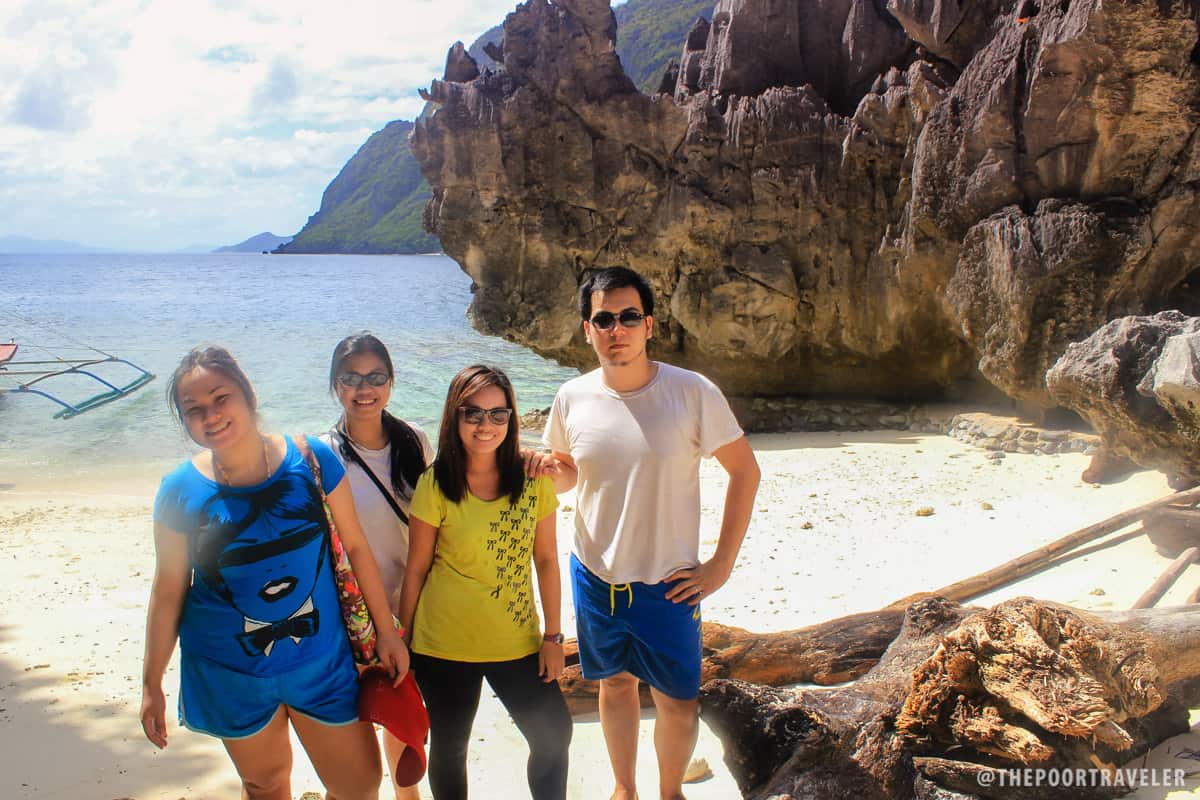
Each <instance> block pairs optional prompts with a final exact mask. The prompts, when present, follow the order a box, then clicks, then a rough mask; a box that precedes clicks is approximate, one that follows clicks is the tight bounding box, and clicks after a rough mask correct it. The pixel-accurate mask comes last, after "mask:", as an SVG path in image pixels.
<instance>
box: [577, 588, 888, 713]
mask: <svg viewBox="0 0 1200 800" xmlns="http://www.w3.org/2000/svg"><path fill="white" fill-rule="evenodd" d="M903 619H904V610H903V609H902V608H886V609H882V610H880V611H874V612H871V613H869V614H852V615H850V616H848V617H839V618H838V619H835V620H831V621H829V622H824V623H821V624H820V625H811V626H809V627H807V628H799V629H797V630H792V631H780V632H778V633H751V632H750V631H747V630H744V629H742V628H734V627H730V626H728V625H719V624H717V623H715V622H705V623H704V626H703V639H704V661H703V662H702V664H701V672H700V680H701V682H702V683H703V682H707V681H710V680H714V679H716V678H736V679H739V680H745V681H752V682H754V683H765V684H769V685H772V686H783V685H787V684H792V683H817V684H820V685H822V686H829V685H833V684H838V683H845V682H846V681H851V680H854V679H855V678H857V677H859V676H860V675H863V674H865V673H866V672H867V671H868V670H869V669H871V667H873V666H875V663H876V662H877V661H879V657H880V656H881V655H882V654H883V651H884V650H886V649H887V648H888V645H889V644H891V642H892V640H893V639H895V638H896V633H897V631H899V630H900V623H901V622H902V621H903ZM577 653H578V644H577V643H576V642H575V641H574V640H572V639H568V640H567V642H566V654H567V663H568V664H571V666H568V667H567V669H566V671H565V672H564V674H563V677H562V678H560V679H559V682H558V683H559V686H560V687H561V688H562V691H563V695H564V696H565V697H566V698H567V707H568V708H569V709H570V710H571V713H572V714H573V715H574V714H585V713H589V712H592V711H595V710H596V705H597V702H598V695H599V689H600V687H599V684H598V683H596V682H595V681H587V680H584V679H583V674H582V673H581V671H580V669H579V666H578V659H577V657H576V654H577ZM641 691H642V705H643V706H649V705H651V700H650V690H649V688H648V687H646V686H645V685H643V686H642V687H641Z"/></svg>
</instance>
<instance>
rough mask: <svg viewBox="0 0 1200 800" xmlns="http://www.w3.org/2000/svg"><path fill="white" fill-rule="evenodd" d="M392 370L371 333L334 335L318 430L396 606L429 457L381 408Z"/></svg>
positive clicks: (391, 742) (396, 743) (426, 447)
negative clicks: (333, 410) (413, 505)
mask: <svg viewBox="0 0 1200 800" xmlns="http://www.w3.org/2000/svg"><path fill="white" fill-rule="evenodd" d="M394 383H395V370H394V369H393V368H392V359H391V357H390V356H389V355H388V351H387V348H386V347H384V345H383V342H381V341H380V340H379V339H378V338H376V337H375V336H372V335H371V334H370V333H366V332H363V333H359V334H355V335H353V336H347V337H346V338H345V339H342V340H341V341H340V342H338V344H337V347H335V348H334V350H333V358H332V360H331V361H330V364H329V389H330V391H331V392H333V394H334V396H335V397H337V399H338V401H339V402H340V403H341V404H342V416H341V418H340V419H339V420H338V422H337V425H335V426H334V428H333V430H331V431H330V432H329V433H327V434H325V436H324V437H323V439H324V441H325V443H326V444H328V445H329V447H330V449H331V450H333V452H334V453H335V454H336V455H337V457H338V459H339V460H341V462H342V463H343V464H344V465H345V467H346V477H347V478H349V480H350V489H351V492H352V494H353V496H354V507H355V510H356V511H357V512H358V518H359V520H360V521H361V522H362V527H363V532H364V533H365V534H366V537H367V542H368V544H370V546H371V553H372V555H374V556H375V561H376V563H378V565H379V572H380V575H381V577H382V578H383V585H384V588H385V589H386V590H387V593H388V597H389V598H390V600H391V604H392V610H393V612H394V611H396V608H397V603H398V602H399V593H400V587H401V585H402V584H403V583H404V565H405V563H406V562H407V560H408V506H409V501H411V500H412V493H413V487H414V486H416V483H417V478H419V477H420V476H421V473H422V472H424V471H425V467H426V465H427V464H429V463H430V462H432V461H433V456H434V452H433V448H432V447H431V446H430V444H429V438H428V437H427V436H426V435H425V432H424V431H422V430H421V429H420V428H418V427H416V426H415V425H410V424H408V423H407V422H404V421H403V420H401V419H399V418H397V417H395V416H393V415H392V414H390V413H388V411H387V404H388V399H389V398H390V397H391V394H392V386H393V384H394ZM383 749H384V752H385V753H386V754H387V762H388V763H389V764H395V763H396V762H397V761H398V760H399V758H400V754H401V753H402V752H403V751H404V745H403V743H401V742H400V740H398V739H397V738H396V737H394V736H392V734H390V733H388V732H387V731H386V730H385V731H384V732H383ZM392 788H393V789H394V790H395V792H396V798H397V800H417V798H418V797H419V795H418V793H417V789H416V787H415V786H410V787H400V786H398V785H397V784H396V782H395V779H394V778H393V779H392Z"/></svg>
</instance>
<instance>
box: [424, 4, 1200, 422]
mask: <svg viewBox="0 0 1200 800" xmlns="http://www.w3.org/2000/svg"><path fill="white" fill-rule="evenodd" d="M1198 18H1200V7H1198V6H1197V4H1196V3H1193V2H1182V0H1173V1H1172V0H1168V1H1167V2H1159V3H1150V2H1146V1H1145V0H1118V1H1117V2H1114V3H1101V2H1100V1H1099V0H1073V1H1072V2H1068V1H1067V0H1047V1H1046V2H1042V3H1035V2H1031V0H979V1H978V2H951V0H943V2H937V3H919V2H915V1H914V0H890V2H888V3H887V6H886V10H885V9H884V6H883V4H882V3H879V2H874V0H816V1H815V2H800V1H799V0H719V2H717V3H716V5H715V7H714V8H713V13H712V19H711V22H705V21H698V22H697V23H696V24H695V25H694V26H693V28H692V30H691V32H690V34H689V35H688V36H687V38H686V41H684V42H682V43H681V49H680V56H679V59H678V62H679V66H678V71H677V78H676V82H675V87H674V93H673V94H671V95H667V94H656V95H654V96H648V95H644V94H641V93H639V92H638V91H637V90H636V89H635V87H634V86H633V84H632V82H631V81H630V80H629V78H628V77H626V75H625V73H624V72H623V71H622V67H621V64H620V61H619V59H618V58H617V56H616V53H615V49H614V42H615V39H616V36H617V35H618V32H617V30H616V25H615V21H614V16H613V13H612V11H611V9H610V8H609V6H608V3H607V0H553V2H551V0H529V1H528V2H526V3H524V4H523V5H521V6H519V7H518V8H517V10H516V11H515V12H513V13H512V14H510V15H509V17H508V18H507V19H506V20H505V23H504V47H503V53H502V58H503V66H502V67H501V68H497V69H495V70H493V69H485V70H484V72H483V74H482V75H480V76H479V77H477V78H474V79H473V80H469V81H456V80H453V79H449V80H443V81H435V82H434V83H433V86H432V87H431V89H430V91H429V96H430V97H431V98H432V99H433V100H434V101H435V102H436V103H437V104H439V108H438V110H437V111H436V113H434V114H432V115H429V116H428V117H427V118H425V119H423V120H421V121H420V122H419V124H418V126H417V128H416V130H415V132H414V134H413V140H412V148H413V152H414V153H415V154H416V156H417V158H418V159H419V161H420V163H421V168H422V171H423V173H424V174H425V176H426V178H427V179H428V180H429V182H430V184H431V186H432V187H433V199H432V200H431V202H430V205H429V207H428V209H427V212H426V223H427V225H429V226H430V228H431V229H432V230H434V231H435V232H436V233H437V235H438V236H439V237H440V240H441V242H442V244H443V247H444V249H445V251H446V252H447V253H448V254H450V255H451V256H452V257H454V258H455V259H456V260H457V261H458V262H459V264H461V265H462V267H463V269H464V270H466V271H467V272H468V273H469V274H470V275H471V277H472V279H473V280H474V282H475V284H476V290H475V297H474V301H473V304H472V310H471V313H472V316H473V319H474V321H475V324H476V325H477V326H478V327H479V328H481V329H482V330H484V331H485V332H489V333H495V334H500V335H503V336H505V337H507V338H510V339H512V340H514V341H517V342H519V343H521V344H525V345H528V346H530V347H532V348H534V349H535V350H537V351H538V352H541V353H543V354H545V355H548V356H551V357H554V358H556V359H558V360H560V361H562V362H564V363H568V364H575V365H585V364H590V363H592V355H591V353H590V351H589V350H588V348H587V346H586V344H585V342H584V341H583V338H582V333H581V331H580V326H579V320H578V316H577V314H576V313H575V312H574V311H573V305H572V298H573V295H574V293H575V290H576V287H577V286H578V285H579V283H580V282H581V281H582V279H583V276H584V275H585V274H586V272H587V271H588V270H591V269H594V268H598V267H603V266H609V265H614V264H623V265H628V266H630V267H633V268H634V269H637V270H639V271H640V272H642V273H643V274H645V275H646V276H647V277H648V278H649V279H650V281H651V283H652V285H653V286H654V288H655V290H656V291H657V293H658V295H659V298H660V306H659V308H658V309H657V313H656V323H657V324H656V335H657V338H658V341H657V342H656V343H655V348H656V350H655V351H654V355H655V356H656V357H660V358H665V359H667V360H670V361H673V362H675V363H679V364H682V365H685V366H689V367H692V368H698V369H701V370H702V371H704V372H705V373H707V374H708V375H710V376H711V377H712V378H713V379H714V380H716V381H717V382H718V383H719V384H720V385H721V386H722V387H723V388H724V389H725V390H726V391H727V392H729V393H730V394H733V395H760V396H761V395H820V394H843V395H871V396H876V397H947V396H949V397H955V396H962V395H963V394H964V393H966V392H969V391H977V390H979V389H980V387H987V388H989V389H991V390H992V391H996V390H998V392H1002V393H1003V394H1005V395H1007V396H1009V397H1013V398H1017V399H1020V400H1022V401H1024V402H1026V403H1029V404H1033V405H1039V406H1042V407H1047V408H1048V407H1052V406H1053V405H1055V403H1056V400H1055V399H1054V398H1053V397H1051V396H1050V394H1048V393H1047V391H1046V388H1045V385H1044V380H1043V375H1044V373H1045V370H1046V369H1047V367H1049V366H1050V365H1051V364H1053V363H1054V362H1055V360H1056V359H1057V358H1058V357H1059V356H1060V355H1061V354H1062V353H1063V351H1064V350H1065V349H1066V347H1067V346H1068V345H1069V344H1070V343H1071V342H1073V341H1077V340H1079V339H1082V338H1084V337H1086V336H1087V335H1088V334H1090V333H1091V332H1092V331H1094V330H1095V329H1096V328H1098V327H1099V326H1101V325H1103V324H1104V323H1105V322H1107V321H1108V320H1110V319H1114V318H1116V317H1121V316H1125V315H1129V314H1149V313H1155V312H1157V311H1161V310H1164V309H1168V308H1181V309H1183V310H1184V311H1185V312H1187V311H1193V310H1200V309H1195V308H1194V307H1195V306H1197V305H1200V303H1198V302H1197V297H1196V295H1195V293H1194V291H1193V289H1192V288H1191V285H1190V283H1189V282H1188V279H1189V274H1190V273H1191V272H1192V271H1193V270H1194V269H1195V268H1196V267H1197V265H1198V263H1200V241H1198V234H1200V224H1197V220H1200V200H1198V198H1197V192H1196V189H1197V181H1200V141H1198V140H1197V137H1196V124H1197V119H1198V118H1200V117H1198V113H1197V112H1198V110H1200V109H1198V100H1200V70H1198V67H1197V62H1198V61H1200V55H1198V53H1200V48H1198V47H1197V19H1198ZM447 76H448V78H452V76H451V75H450V71H448V72H447ZM1139 379H1140V376H1139Z"/></svg>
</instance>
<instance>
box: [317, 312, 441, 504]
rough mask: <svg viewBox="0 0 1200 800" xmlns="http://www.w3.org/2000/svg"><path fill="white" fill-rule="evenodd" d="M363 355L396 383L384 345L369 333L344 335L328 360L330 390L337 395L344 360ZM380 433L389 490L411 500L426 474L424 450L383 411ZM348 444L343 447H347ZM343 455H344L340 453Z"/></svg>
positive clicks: (403, 426)
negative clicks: (387, 458) (386, 450)
mask: <svg viewBox="0 0 1200 800" xmlns="http://www.w3.org/2000/svg"><path fill="white" fill-rule="evenodd" d="M362 353H370V354H371V355H373V356H377V357H378V358H379V360H380V361H382V362H383V365H384V368H385V369H386V370H387V376H388V380H389V381H390V382H392V383H393V384H394V383H395V382H396V370H395V369H394V368H393V367H392V357H391V356H390V355H388V350H387V348H386V347H384V344H383V342H381V341H379V339H378V338H377V337H376V336H374V335H373V334H371V333H368V332H367V331H363V332H362V333H356V334H354V335H352V336H347V337H346V338H345V339H342V340H341V341H340V342H338V343H337V346H336V347H334V348H333V358H331V359H330V360H329V391H330V392H332V393H333V395H334V396H335V397H336V396H337V385H338V384H337V379H338V375H341V374H342V365H343V364H344V363H345V362H346V359H347V358H350V357H351V356H357V355H360V354H362ZM383 432H384V435H386V436H387V439H388V443H389V444H391V446H392V463H391V468H392V488H393V489H395V491H396V495H397V496H399V497H411V496H412V491H413V487H415V486H416V485H417V479H418V478H420V477H421V473H422V472H424V471H425V467H426V466H427V465H426V464H425V450H424V448H422V447H421V440H420V439H418V438H417V433H416V431H414V430H413V429H412V428H411V427H410V426H409V425H408V423H406V422H405V421H404V420H402V419H400V418H399V417H395V416H393V415H392V414H391V413H390V412H389V411H388V410H387V409H386V408H385V409H384V410H383ZM349 446H350V445H349V444H347V443H344V442H343V444H342V447H343V448H345V447H349ZM343 455H345V453H343Z"/></svg>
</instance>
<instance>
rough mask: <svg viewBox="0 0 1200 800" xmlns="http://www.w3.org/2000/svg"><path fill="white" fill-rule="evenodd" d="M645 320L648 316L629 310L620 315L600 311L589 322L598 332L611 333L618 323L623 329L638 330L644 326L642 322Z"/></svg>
mask: <svg viewBox="0 0 1200 800" xmlns="http://www.w3.org/2000/svg"><path fill="white" fill-rule="evenodd" d="M645 318H646V315H645V314H643V313H642V312H640V311H636V310H634V309H632V308H627V309H625V310H624V311H622V312H621V313H620V314H614V313H612V312H611V311H598V312H596V316H594V317H592V318H591V319H590V320H589V322H591V323H592V327H593V328H596V329H597V330H601V331H609V330H612V328H613V326H614V325H615V324H617V323H618V322H620V323H621V327H623V328H636V327H637V326H638V325H641V324H642V320H644V319H645Z"/></svg>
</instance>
